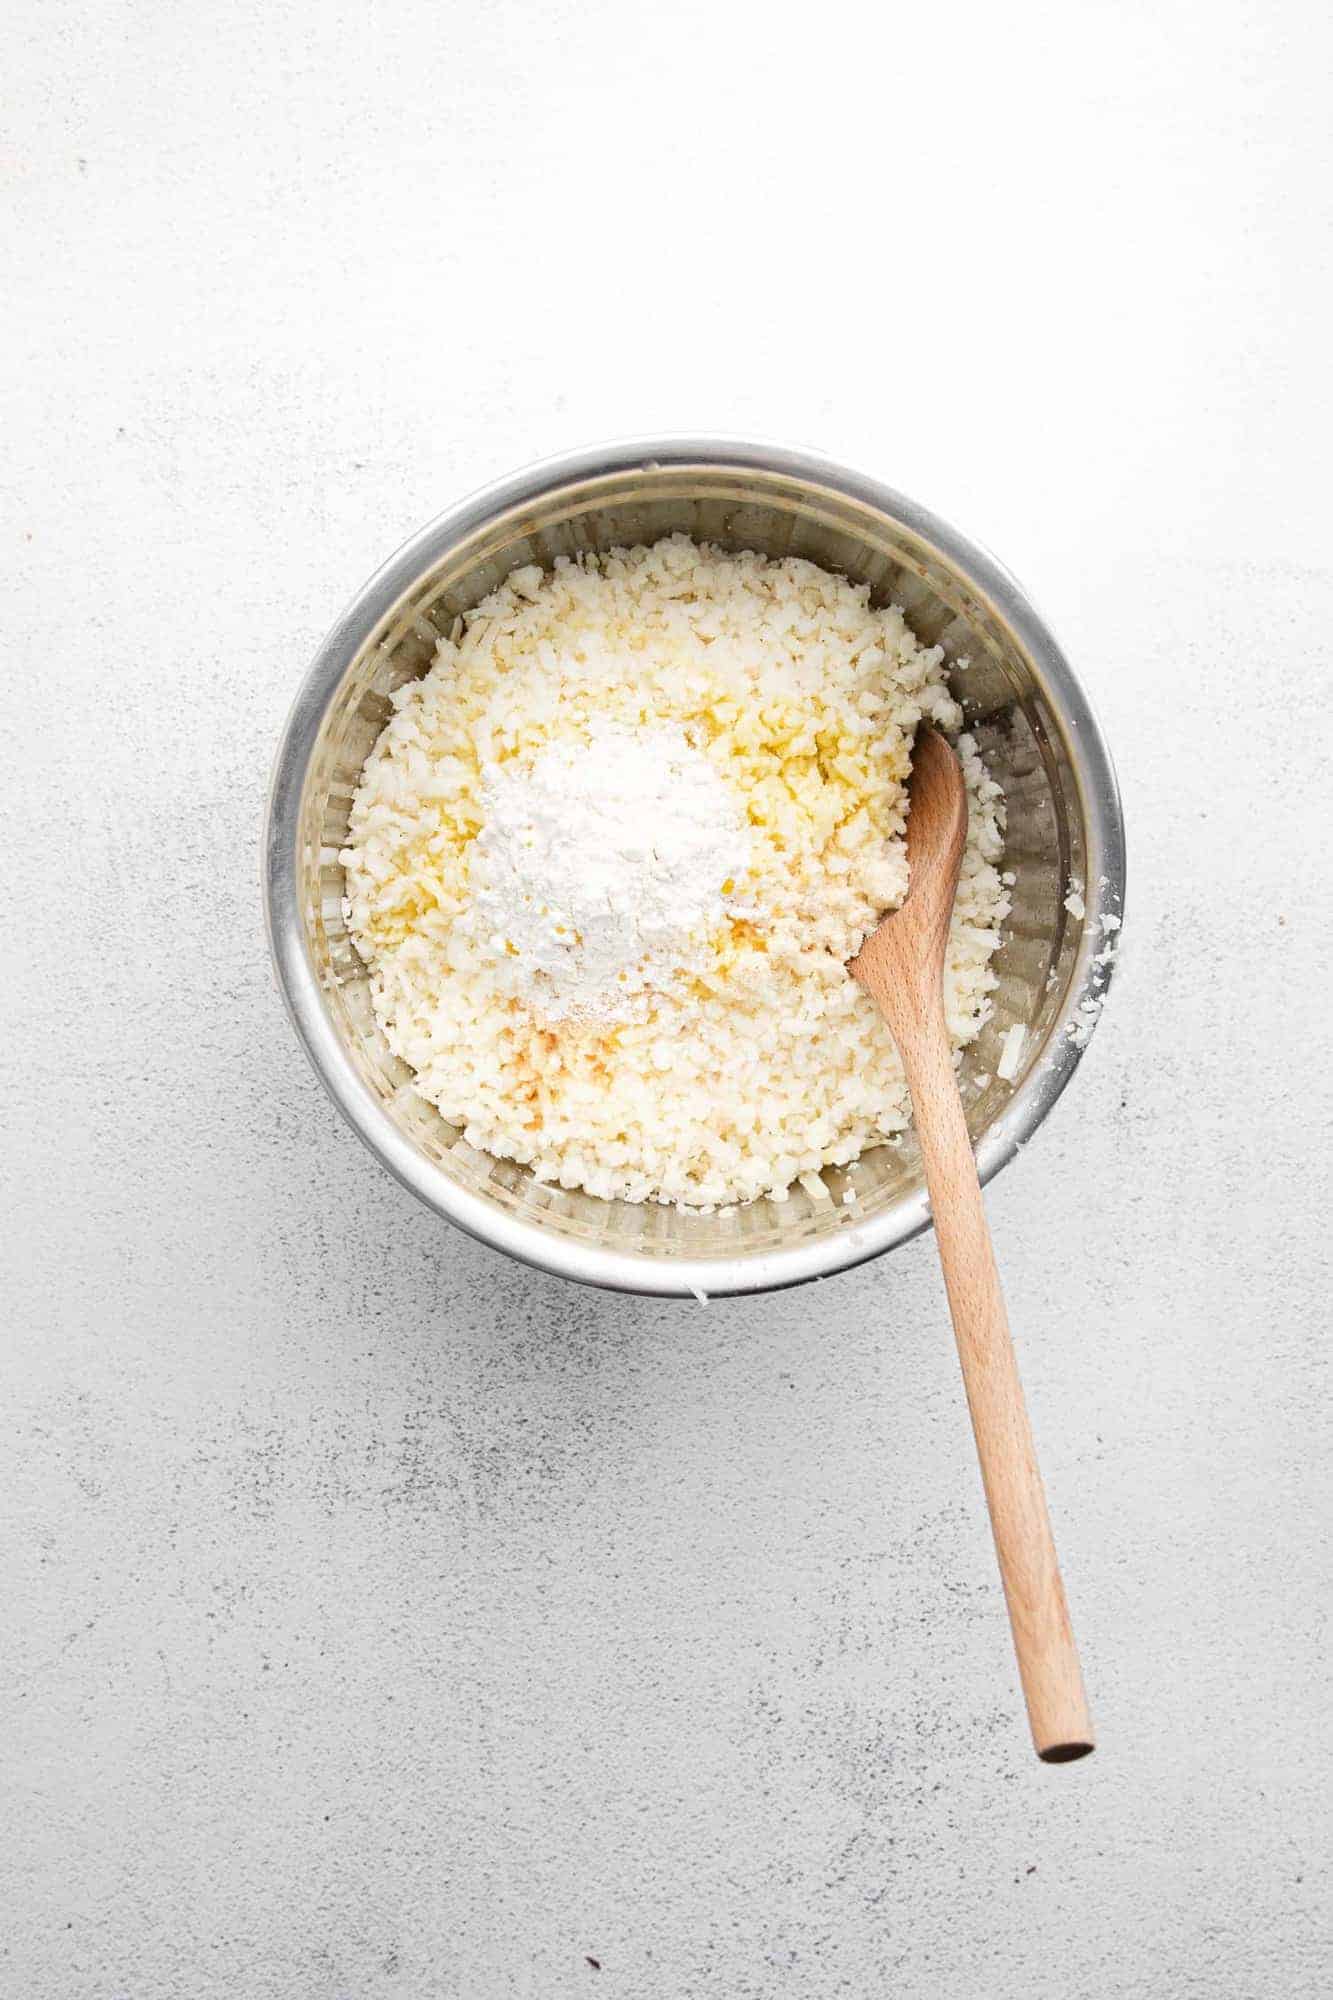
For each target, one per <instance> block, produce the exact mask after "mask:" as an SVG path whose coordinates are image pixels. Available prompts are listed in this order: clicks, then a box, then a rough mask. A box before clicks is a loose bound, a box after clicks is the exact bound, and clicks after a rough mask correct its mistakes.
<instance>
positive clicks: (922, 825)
mask: <svg viewBox="0 0 1333 2000" xmlns="http://www.w3.org/2000/svg"><path fill="white" fill-rule="evenodd" d="M966 834H967V796H966V793H965V791H964V788H963V773H962V770H961V768H960V767H959V763H958V759H957V757H955V755H954V753H953V751H952V750H951V749H950V747H949V745H948V744H947V743H946V742H945V740H944V738H943V737H942V736H941V735H939V733H938V732H937V731H936V730H934V729H926V728H923V729H920V730H918V732H917V738H916V749H915V752H914V755H913V762H912V783H911V796H910V807H909V812H908V819H907V855H908V860H909V863H910V865H911V884H910V887H909V890H908V894H907V900H906V902H904V903H903V905H902V907H901V908H900V909H898V910H895V911H894V912H893V913H892V915H890V916H888V917H886V918H885V919H884V921H883V923H882V924H881V925H880V926H879V928H878V930H876V931H873V932H872V933H871V935H870V936H869V937H868V938H867V939H866V941H865V943H864V944H863V945H862V947H861V950H860V952H859V953H858V955H857V956H856V957H855V958H854V959H853V960H852V962H851V964H850V965H849V967H848V971H849V972H850V973H851V974H852V976H853V978H855V979H857V980H859V981H860V983H861V985H862V986H864V988H865V990H866V992H867V993H869V994H870V996H871V998H872V999H873V1000H874V1001H876V1002H877V1004H878V1006H879V1007H880V1009H881V1011H882V1013H883V1015H884V1018H885V1020H886V1021H887V1022H888V1024H889V1027H890V1029H891V1031H892V1034H893V1038H894V1040H895V1042H896V1043H897V1044H898V1050H899V1053H900V1054H901V1056H902V1059H903V1068H904V1069H905V1070H906V1072H907V1085H908V1088H909V1090H910V1091H911V1093H912V1110H913V1113H914V1115H915V1119H916V1131H917V1138H918V1139H919V1141H920V1144H921V1158H922V1161H923V1163H924V1165H925V1170H926V1186H927V1187H928V1189H929V1190H930V1207H931V1213H932V1215H933V1217H934V1222H935V1241H936V1243H937V1244H938V1245H939V1252H940V1262H941V1264H942V1265H943V1266H944V1283H945V1288H946V1290H947V1291H948V1294H949V1310H950V1312H951V1313H952V1314H953V1325H954V1333H955V1335H956V1336H957V1340H958V1358H959V1360H960V1361H961V1362H962V1364H963V1383H964V1386H965V1387H966V1389H967V1404H968V1408H969V1410H970V1411H971V1413H972V1430H973V1433H974V1435H975V1437H976V1441H977V1456H978V1457H979V1458H980V1460H981V1478H982V1482H983V1484H984V1486H985V1489H986V1504H987V1506H988V1507H989V1508H990V1518H991V1527H992V1529H993V1531H994V1534H995V1552H996V1554H997V1555H998V1557H999V1559H1000V1576H1001V1578H1002V1579H1003V1582H1004V1594H1005V1598H1006V1600H1007V1602H1008V1605H1009V1623H1010V1625H1011V1627H1012V1628H1013V1635H1014V1650H1015V1651H1016V1653H1017V1654H1018V1671H1019V1674H1020V1675H1021V1677H1022V1681H1023V1694H1024V1696H1025V1698H1026V1701H1027V1708H1028V1720H1029V1722H1030V1723H1031V1725H1032V1740H1033V1742H1034V1744H1035V1745H1036V1750H1037V1755H1038V1756H1039V1757H1043V1758H1044V1759H1045V1760H1046V1762H1047V1763H1048V1764H1063V1763H1067V1762H1069V1761H1070V1760H1071V1759H1073V1758H1075V1757H1086V1756H1087V1754H1088V1752H1089V1751H1090V1750H1091V1749H1092V1747H1093V1736H1092V1724H1091V1722H1090V1720H1089V1717H1088V1704H1087V1698H1086V1696H1085V1695H1084V1692H1083V1675H1082V1673H1081V1672H1080V1669H1079V1663H1078V1651H1077V1649H1076V1647H1075V1645H1074V1635H1073V1633H1072V1631H1071V1630H1070V1626H1069V1611H1068V1608H1067V1606H1066V1604H1065V1593H1064V1585H1063V1584H1062V1583H1061V1581H1060V1570H1059V1566H1058V1564H1057V1562H1056V1558H1055V1543H1054V1541H1053V1540H1052V1538H1051V1523H1050V1518H1049V1516H1048V1514H1047V1512H1046V1498H1045V1495H1044V1493H1043V1492H1042V1484H1041V1474H1040V1472H1039V1471H1038V1470H1037V1459H1036V1454H1035V1452H1034V1450H1033V1447H1032V1430H1031V1427H1030V1425H1029V1423H1028V1415H1027V1410H1026V1408H1025V1407H1024V1403H1023V1389H1022V1385H1021V1383H1020V1382H1019V1379H1018V1363H1017V1361H1016V1360H1015V1358H1014V1347H1013V1342H1012V1340H1011V1339H1010V1337H1009V1322H1008V1320H1007V1318H1006V1317H1005V1310H1004V1299H1003V1297H1002V1295H1001V1292H1000V1274H999V1272H998V1271H997V1269H996V1267H995V1252H994V1250H993V1249H992V1247H991V1239H990V1230H989V1229H988V1227H987V1225H986V1211H985V1208H984V1206H983V1205H982V1200H981V1183H980V1181H979V1180H978V1178H977V1166H976V1161H975V1160H974V1158H973V1157H972V1142H971V1140H970V1138H969V1137H968V1131H967V1120H966V1118H965V1117H964V1115H963V1105H962V1099H961V1098H960V1097H959V1095H958V1083H957V1080H956V1078H955V1076H954V1067H953V1050H952V1048H951V1046H950V1042H949V1031H948V1029H947V1027H946V1026H945V1019H944V954H945V948H946V946H947V944H948V939H949V918H950V914H951V912H952V910H953V900H954V892H955V890H956V889H957V887H958V870H959V866H960V864H961V862H962V858H963V842H964V839H965V837H966Z"/></svg>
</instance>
